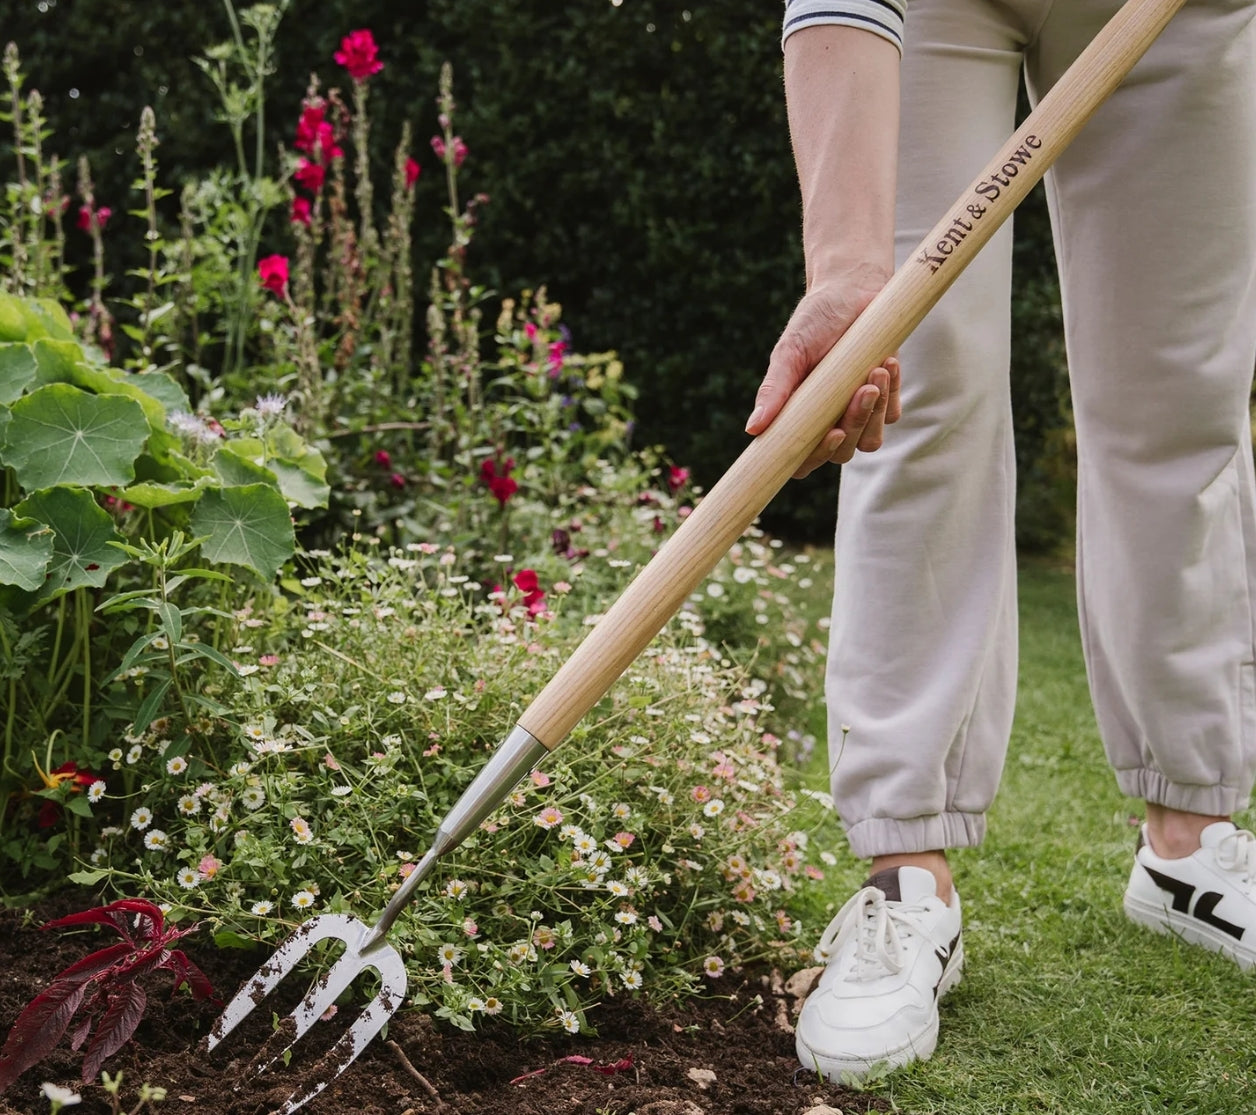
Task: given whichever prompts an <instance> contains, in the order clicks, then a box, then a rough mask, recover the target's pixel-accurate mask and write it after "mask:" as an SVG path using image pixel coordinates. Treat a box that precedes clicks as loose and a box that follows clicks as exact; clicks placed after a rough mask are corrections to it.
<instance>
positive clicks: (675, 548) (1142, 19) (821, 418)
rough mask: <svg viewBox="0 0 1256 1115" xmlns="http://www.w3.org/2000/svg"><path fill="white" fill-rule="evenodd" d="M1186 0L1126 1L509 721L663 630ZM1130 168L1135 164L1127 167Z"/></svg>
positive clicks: (583, 691)
mask: <svg viewBox="0 0 1256 1115" xmlns="http://www.w3.org/2000/svg"><path fill="white" fill-rule="evenodd" d="M1182 3H1183V0H1126V3H1125V4H1124V5H1123V6H1122V7H1121V8H1120V9H1119V10H1118V11H1117V13H1116V14H1115V15H1114V16H1113V17H1112V19H1111V20H1110V21H1109V22H1108V24H1107V25H1106V26H1105V27H1104V28H1103V30H1101V31H1100V32H1099V34H1098V35H1097V36H1096V37H1095V39H1094V41H1093V42H1092V43H1091V44H1090V45H1089V46H1088V47H1087V48H1086V49H1085V50H1084V51H1083V52H1082V53H1081V54H1080V55H1079V56H1078V58H1077V60H1076V61H1075V62H1074V63H1073V65H1072V66H1070V67H1069V69H1068V70H1067V71H1066V72H1065V73H1064V75H1063V76H1062V77H1061V78H1060V80H1059V81H1058V82H1056V84H1055V86H1054V87H1053V88H1052V89H1051V91H1050V92H1049V93H1048V94H1047V95H1046V96H1045V97H1043V99H1042V101H1041V102H1040V103H1039V105H1038V107H1037V108H1036V109H1035V110H1034V111H1033V112H1032V113H1031V114H1030V115H1029V116H1028V117H1027V118H1026V120H1025V122H1024V124H1022V125H1021V127H1020V128H1019V129H1018V130H1017V131H1016V134H1015V135H1013V136H1012V138H1011V139H1010V140H1008V142H1007V143H1006V144H1004V146H1003V147H1002V148H1001V149H1000V150H999V152H998V153H997V154H996V155H995V156H994V158H993V159H991V160H990V162H989V163H988V164H987V165H986V167H985V169H984V170H983V171H982V172H981V174H980V175H979V176H978V177H977V178H976V179H975V180H974V181H973V183H972V184H971V185H970V186H969V187H968V189H967V190H966V191H965V192H964V193H963V194H961V195H960V197H959V199H958V200H957V201H956V202H955V204H954V205H953V206H952V207H951V208H950V210H948V212H947V214H946V216H944V217H943V218H942V219H941V220H940V221H939V222H938V224H937V225H936V226H935V227H934V229H933V231H931V232H930V233H929V235H928V236H926V237H925V238H924V240H923V241H921V243H920V246H919V247H918V248H917V249H916V251H915V252H914V253H913V254H912V255H911V257H910V258H908V260H907V261H906V262H905V263H904V264H903V265H902V266H901V267H899V269H898V270H897V271H896V272H895V273H894V275H893V277H892V278H891V279H890V281H889V282H888V283H887V284H886V285H885V287H884V288H883V289H882V290H881V292H880V293H879V294H878V295H877V297H876V298H874V299H873V300H872V301H871V302H870V303H869V304H868V306H867V308H866V309H865V310H864V311H863V313H861V314H860V315H859V317H858V318H856V320H855V321H854V323H853V324H852V325H851V327H850V328H849V329H848V330H847V331H846V333H845V334H844V335H843V336H842V338H841V340H839V341H838V343H837V344H836V345H834V347H833V348H832V349H831V350H830V352H829V353H828V355H826V356H825V357H824V359H822V360H821V361H820V363H819V364H818V365H817V366H816V368H815V370H814V371H813V372H812V373H811V375H809V376H808V377H807V379H806V380H805V381H804V382H803V383H802V385H801V386H800V387H799V388H798V390H797V391H795V392H794V394H793V396H792V397H791V398H790V400H789V402H788V403H787V404H786V406H785V407H784V409H783V410H782V411H781V412H780V414H778V415H777V417H776V419H775V420H774V421H773V422H772V424H771V426H769V427H768V429H767V430H766V431H765V432H764V433H762V434H760V435H759V436H758V437H757V438H755V440H754V441H753V442H751V443H750V445H749V446H748V447H747V448H746V450H745V451H744V452H743V453H742V454H741V456H740V457H738V459H737V460H736V461H735V462H733V465H732V467H731V468H730V469H729V470H728V471H727V472H726V473H725V474H724V476H723V477H722V478H721V479H720V480H719V482H718V483H717V484H716V485H715V486H714V487H713V488H712V489H711V490H710V491H709V492H708V493H707V494H706V495H705V496H704V497H703V499H702V500H701V502H700V503H699V504H698V506H697V507H696V508H695V510H694V512H693V514H691V515H690V516H689V518H688V519H686V520H685V522H684V523H683V524H682V525H681V527H680V528H679V529H678V530H677V531H676V533H675V534H674V535H672V537H671V538H670V539H668V540H667V542H666V543H664V545H663V547H662V548H661V549H660V550H659V552H658V553H657V554H656V555H655V557H654V558H653V559H652V560H651V561H650V563H649V564H648V565H647V566H646V567H645V568H644V569H643V570H641V572H640V573H639V574H638V575H637V576H636V577H635V578H634V579H633V581H632V583H631V584H630V585H629V586H628V588H627V589H626V590H625V591H624V593H623V594H622V595H621V596H620V597H619V599H618V600H617V601H616V602H615V603H614V605H612V607H611V608H610V610H609V611H608V612H607V613H606V614H605V615H604V616H603V617H602V619H601V620H599V621H598V623H597V625H596V626H595V627H594V628H593V630H592V632H591V633H590V634H589V635H588V636H587V637H586V638H585V639H584V641H583V642H582V643H581V644H580V646H579V647H577V649H576V651H575V653H574V654H573V655H572V656H571V658H569V659H568V660H567V662H566V663H565V664H564V665H563V666H562V668H561V669H560V670H559V671H558V673H557V674H555V676H554V678H553V680H552V681H550V683H549V684H548V685H546V687H545V688H544V689H543V690H542V691H541V692H540V694H538V696H537V697H536V698H535V699H534V700H533V701H532V703H531V704H530V705H529V706H528V707H527V708H526V709H525V710H524V712H523V714H522V715H521V716H520V718H519V724H520V726H521V727H523V728H525V729H526V730H527V731H528V732H530V733H531V734H532V735H533V736H535V737H536V738H537V739H538V740H540V741H541V742H542V743H543V744H544V745H545V746H546V747H548V748H550V749H551V750H552V749H553V748H555V747H557V746H558V744H559V743H561V742H562V740H563V739H564V738H565V737H566V735H567V733H568V732H570V731H571V729H572V728H573V727H575V725H576V724H577V723H578V722H579V721H580V719H581V718H582V717H583V716H584V714H585V713H586V712H588V711H589V709H591V708H592V707H593V706H594V705H595V704H596V703H597V702H598V701H599V700H600V699H601V698H602V696H603V695H604V694H605V693H606V691H607V690H608V689H609V688H610V687H611V686H612V685H613V684H614V682H615V681H616V679H617V678H618V677H619V676H620V675H621V674H622V673H623V672H624V671H625V670H626V669H627V668H628V667H629V666H630V665H631V664H632V662H633V660H634V659H635V658H636V657H637V655H639V654H640V653H641V652H642V651H643V650H644V649H645V647H646V646H647V644H648V643H649V642H650V640H651V639H653V638H654V636H655V635H657V634H658V632H659V631H660V630H662V628H663V626H664V624H666V623H667V621H668V620H669V619H670V618H671V617H672V615H674V614H675V612H676V611H677V610H678V609H679V608H680V606H681V605H682V604H683V603H684V601H685V599H686V597H688V596H689V594H690V593H691V592H693V590H694V589H695V588H697V587H698V585H699V584H701V583H702V581H703V579H704V578H705V577H706V576H707V574H708V573H710V572H711V570H712V569H713V568H714V567H715V565H716V564H717V563H718V562H719V560H720V558H721V557H723V556H724V554H726V553H727V552H728V550H729V549H730V548H731V547H732V545H733V543H735V542H736V541H737V539H738V538H740V537H741V535H742V534H743V533H744V532H745V530H746V528H747V527H749V526H750V525H751V524H752V523H753V522H754V520H755V519H756V518H757V517H758V515H759V513H760V512H761V511H762V510H763V508H764V507H766V506H767V504H768V502H769V501H770V500H771V498H772V497H773V496H774V495H775V494H776V493H777V492H778V491H779V490H780V489H781V488H782V487H783V486H784V484H785V482H786V481H787V480H788V479H789V478H790V477H791V476H792V475H793V473H794V472H795V471H796V470H797V469H798V467H799V465H801V464H802V462H803V460H805V459H806V457H807V454H808V453H809V452H810V451H811V449H812V448H813V447H814V446H816V445H817V444H818V443H819V441H820V439H821V438H822V437H823V436H824V434H825V433H826V432H827V431H828V430H829V429H831V428H832V426H833V424H834V423H835V422H836V421H837V419H838V418H840V417H841V415H842V414H843V413H845V410H846V407H847V405H848V404H849V402H850V399H851V396H852V395H853V394H854V393H855V391H856V390H857V389H858V387H859V386H860V385H861V384H863V383H864V382H865V380H866V379H867V376H868V372H869V369H871V368H873V367H875V366H876V365H877V364H878V363H879V362H880V361H881V360H883V359H884V358H885V357H886V356H888V355H890V354H891V353H893V352H895V351H897V349H898V347H899V345H901V344H902V342H903V341H904V340H905V339H906V338H907V336H908V335H909V334H910V333H911V331H912V330H913V329H915V327H916V326H917V325H918V324H919V323H920V320H921V319H922V318H923V317H924V316H925V314H926V313H928V311H929V310H930V309H931V308H932V306H933V305H934V304H935V303H936V302H937V301H938V299H939V298H941V297H942V294H943V293H944V292H945V291H946V289H947V288H948V287H949V286H950V285H951V283H952V282H954V280H955V279H956V278H957V277H958V276H959V273H960V272H961V271H963V269H964V268H965V267H966V266H967V265H968V263H969V261H971V260H972V258H973V257H974V256H975V255H976V254H977V252H978V251H980V250H981V248H982V246H983V245H984V244H985V243H986V242H987V241H988V240H989V239H990V237H991V236H992V235H993V234H994V232H995V230H996V229H997V228H998V227H999V226H1000V225H1001V224H1002V223H1003V221H1004V220H1006V219H1007V217H1008V216H1010V215H1011V213H1012V211H1013V210H1014V209H1015V208H1016V206H1017V205H1018V204H1020V202H1021V201H1022V200H1023V199H1024V198H1025V196H1026V195H1027V194H1028V193H1029V191H1030V190H1031V189H1033V187H1034V186H1035V185H1036V184H1037V183H1038V181H1039V180H1040V179H1041V178H1042V176H1043V174H1044V173H1045V172H1046V170H1047V168H1048V167H1049V166H1050V165H1051V164H1052V162H1054V161H1055V159H1056V158H1057V157H1058V156H1059V154H1060V153H1061V152H1062V151H1063V150H1064V148H1065V147H1067V146H1068V144H1069V143H1070V142H1071V141H1072V140H1073V138H1074V136H1076V135H1077V133H1078V132H1079V131H1080V130H1081V128H1082V126H1083V125H1084V124H1085V123H1086V121H1087V120H1088V119H1089V118H1090V117H1091V115H1092V114H1093V113H1094V112H1095V110H1096V109H1097V108H1098V107H1099V106H1100V105H1101V104H1102V103H1103V102H1104V100H1105V99H1106V98H1107V97H1108V96H1109V95H1110V94H1111V93H1112V91H1113V90H1114V89H1116V87H1117V86H1118V85H1119V84H1120V83H1121V81H1122V80H1123V79H1124V77H1125V75H1126V74H1127V73H1128V72H1129V71H1130V69H1131V68H1132V67H1133V65H1134V63H1135V62H1137V61H1138V59H1139V58H1140V57H1142V55H1143V54H1144V52H1145V51H1146V50H1147V48H1148V47H1149V46H1150V45H1151V44H1152V42H1153V41H1154V40H1155V38H1156V36H1157V35H1159V34H1160V32H1161V30H1163V28H1164V27H1165V25H1166V24H1167V23H1168V22H1169V20H1170V19H1171V18H1172V16H1173V14H1174V12H1176V11H1177V10H1178V8H1179V7H1181V5H1182ZM1135 170H1136V168H1131V171H1130V172H1131V173H1134V172H1135Z"/></svg>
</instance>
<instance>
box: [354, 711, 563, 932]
mask: <svg viewBox="0 0 1256 1115" xmlns="http://www.w3.org/2000/svg"><path fill="white" fill-rule="evenodd" d="M547 751H548V748H547V747H546V746H545V744H543V743H542V742H541V741H540V740H539V739H537V738H536V736H534V735H533V734H532V733H531V732H529V731H528V730H527V729H526V728H521V727H519V726H518V725H517V724H516V725H515V727H514V728H513V729H512V730H511V732H510V734H509V735H508V736H507V737H506V738H505V739H504V740H502V742H501V743H500V744H498V746H497V750H496V751H494V752H493V754H492V755H491V756H490V757H489V760H488V762H487V763H485V764H484V767H483V768H482V769H481V771H480V773H479V774H477V775H476V776H475V779H474V781H473V782H472V783H471V785H470V786H468V787H467V788H466V790H465V791H464V792H463V795H462V797H460V798H459V799H458V800H457V801H456V802H454V806H453V808H452V809H450V811H449V812H448V813H447V814H446V815H445V819H444V820H443V821H441V823H440V825H439V826H437V829H436V835H435V836H434V837H433V838H432V846H431V848H429V849H428V851H427V852H426V853H424V855H423V858H422V859H421V860H419V862H418V863H417V864H416V865H415V868H414V870H413V871H411V872H410V874H409V875H408V876H406V880H405V882H403V883H402V884H401V886H400V887H398V888H397V893H396V894H394V895H393V896H392V901H391V902H389V903H388V905H387V906H386V907H385V908H384V912H383V913H382V914H381V915H380V916H379V920H378V921H377V922H376V923H375V924H374V925H373V926H372V927H371V928H370V930H369V931H368V932H367V935H366V937H364V938H363V940H362V943H361V944H360V945H359V946H358V947H359V949H367V948H369V947H370V946H371V945H373V944H375V943H376V942H377V941H380V940H382V939H383V937H384V934H385V933H387V932H388V930H389V928H390V927H391V926H392V923H393V922H394V921H396V920H397V915H398V914H399V913H401V911H402V908H403V907H404V906H405V905H406V903H407V902H408V901H409V900H410V895H412V894H413V893H414V889H415V887H417V886H418V885H419V884H420V883H421V882H422V881H423V880H424V879H425V878H426V877H427V876H428V875H430V874H431V873H432V869H433V868H434V867H435V866H436V861H437V860H438V859H440V857H441V856H443V855H444V854H445V853H446V852H449V851H451V850H453V849H454V848H456V847H457V846H458V845H459V844H461V843H462V842H463V841H464V840H465V839H466V838H467V837H468V836H469V835H470V834H471V833H472V832H474V831H475V830H476V829H477V828H478V827H479V825H480V822H481V821H483V820H484V819H485V818H486V817H488V815H489V814H490V813H492V812H493V810H494V809H496V808H497V807H498V806H499V805H500V804H501V803H502V800H503V799H504V798H505V797H506V795H507V794H509V793H510V791H511V790H513V789H514V788H515V786H516V785H517V784H518V782H519V780H520V779H521V778H522V777H523V776H524V775H525V774H527V773H528V772H529V771H530V770H531V769H532V768H533V767H534V766H536V764H537V762H538V761H539V760H540V759H541V757H542V756H543V755H545V754H546V753H547Z"/></svg>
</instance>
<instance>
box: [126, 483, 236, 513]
mask: <svg viewBox="0 0 1256 1115" xmlns="http://www.w3.org/2000/svg"><path fill="white" fill-rule="evenodd" d="M212 484H213V481H212V480H210V479H209V478H208V477H204V476H202V477H200V478H199V479H197V480H183V481H175V482H174V483H171V484H161V483H158V482H157V481H155V480H142V481H140V483H138V484H132V485H131V486H130V487H129V488H123V489H122V491H120V492H119V493H118V498H119V499H121V500H125V501H126V502H127V503H133V504H134V505H135V506H136V507H146V508H149V509H150V510H151V509H153V508H156V507H173V506H175V504H179V503H195V502H196V501H197V500H198V499H200V498H201V493H202V492H203V491H204V490H205V489H206V488H208V487H210V486H211V485H212Z"/></svg>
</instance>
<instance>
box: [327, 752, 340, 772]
mask: <svg viewBox="0 0 1256 1115" xmlns="http://www.w3.org/2000/svg"><path fill="white" fill-rule="evenodd" d="M323 766H325V767H326V768H327V769H328V770H339V769H340V763H339V761H338V760H337V759H336V756H335V755H333V754H332V753H331V752H330V751H328V752H327V754H326V755H324V756H323Z"/></svg>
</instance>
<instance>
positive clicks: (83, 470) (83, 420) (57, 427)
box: [4, 383, 149, 491]
mask: <svg viewBox="0 0 1256 1115" xmlns="http://www.w3.org/2000/svg"><path fill="white" fill-rule="evenodd" d="M12 413H13V418H12V421H11V422H10V423H9V428H8V431H7V432H6V435H5V442H6V443H5V447H4V463H5V464H7V465H8V466H9V467H10V468H12V469H13V471H14V472H15V473H16V474H17V479H18V483H19V484H21V485H22V487H23V488H25V489H26V490H27V491H35V490H37V489H39V488H51V487H53V486H55V485H58V484H84V485H102V486H107V485H114V484H118V485H121V484H129V483H130V482H131V480H132V479H133V478H134V476H135V458H136V457H137V456H139V453H140V450H141V449H142V448H143V447H144V442H145V441H146V440H147V438H148V432H149V427H148V421H147V419H146V418H145V417H144V412H143V410H142V409H141V408H140V406H139V404H138V403H136V402H135V401H133V400H132V399H126V398H123V397H122V396H120V395H90V394H88V393H87V392H86V391H80V390H79V389H78V388H77V387H71V386H70V385H69V384H65V383H54V384H50V385H48V386H47V387H40V388H38V389H37V390H35V391H32V392H31V393H30V394H29V395H26V396H24V397H23V398H21V399H19V400H18V401H17V402H16V403H14V404H13V408H12Z"/></svg>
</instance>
